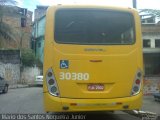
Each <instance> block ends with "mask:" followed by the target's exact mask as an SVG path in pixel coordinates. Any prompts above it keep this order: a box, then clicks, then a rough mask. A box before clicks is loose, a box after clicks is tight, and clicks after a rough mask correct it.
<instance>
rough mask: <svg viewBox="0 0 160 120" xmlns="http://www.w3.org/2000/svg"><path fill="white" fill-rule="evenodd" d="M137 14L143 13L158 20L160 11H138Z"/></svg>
mask: <svg viewBox="0 0 160 120" xmlns="http://www.w3.org/2000/svg"><path fill="white" fill-rule="evenodd" d="M139 13H145V14H149V15H151V16H155V17H157V18H160V10H155V9H142V10H140V12H139Z"/></svg>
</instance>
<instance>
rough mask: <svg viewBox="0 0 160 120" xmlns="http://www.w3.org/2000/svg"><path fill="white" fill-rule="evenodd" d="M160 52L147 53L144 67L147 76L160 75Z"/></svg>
mask: <svg viewBox="0 0 160 120" xmlns="http://www.w3.org/2000/svg"><path fill="white" fill-rule="evenodd" d="M159 61H160V54H159V53H145V54H144V67H145V76H160V62H159Z"/></svg>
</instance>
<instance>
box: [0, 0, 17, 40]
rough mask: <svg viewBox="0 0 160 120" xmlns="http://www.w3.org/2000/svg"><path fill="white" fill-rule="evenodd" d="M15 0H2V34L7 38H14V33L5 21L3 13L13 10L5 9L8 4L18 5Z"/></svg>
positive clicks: (0, 2) (0, 32) (0, 0)
mask: <svg viewBox="0 0 160 120" xmlns="http://www.w3.org/2000/svg"><path fill="white" fill-rule="evenodd" d="M16 3H17V2H16V1H15V0H0V36H2V37H4V38H5V39H9V40H14V41H15V38H14V35H13V33H12V31H11V27H10V26H9V25H7V24H6V23H5V22H3V15H4V14H6V13H8V12H11V9H5V6H6V5H16Z"/></svg>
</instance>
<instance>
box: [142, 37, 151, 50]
mask: <svg viewBox="0 0 160 120" xmlns="http://www.w3.org/2000/svg"><path fill="white" fill-rule="evenodd" d="M143 47H144V48H146V47H147V48H148V47H151V40H150V39H144V40H143Z"/></svg>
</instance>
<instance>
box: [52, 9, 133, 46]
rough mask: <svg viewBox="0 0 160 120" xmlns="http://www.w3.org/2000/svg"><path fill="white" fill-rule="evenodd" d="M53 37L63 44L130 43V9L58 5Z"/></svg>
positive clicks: (131, 24)
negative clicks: (117, 9) (68, 7)
mask: <svg viewBox="0 0 160 120" xmlns="http://www.w3.org/2000/svg"><path fill="white" fill-rule="evenodd" d="M54 31H55V35H54V36H55V41H56V42H57V43H65V44H67V43H68V44H87V45H88V44H102V45H103V44H118V45H121V44H133V43H134V42H135V37H134V36H135V33H134V19H133V16H132V14H131V13H128V12H119V11H109V10H99V9H98V10H96V9H59V10H57V11H56V14H55V30H54Z"/></svg>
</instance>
